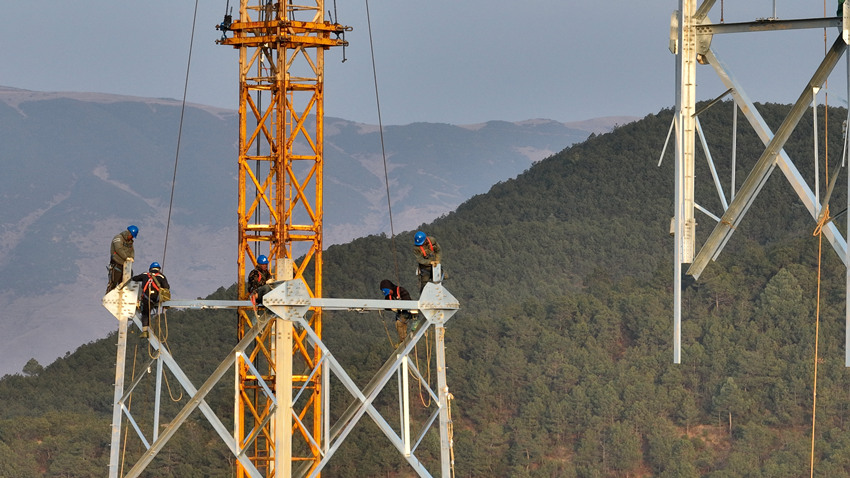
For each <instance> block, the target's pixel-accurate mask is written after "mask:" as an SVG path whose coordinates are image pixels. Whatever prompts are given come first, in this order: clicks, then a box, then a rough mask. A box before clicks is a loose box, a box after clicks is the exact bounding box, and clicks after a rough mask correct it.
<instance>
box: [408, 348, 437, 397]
mask: <svg viewBox="0 0 850 478" xmlns="http://www.w3.org/2000/svg"><path fill="white" fill-rule="evenodd" d="M407 363H408V366H409V367H410V368H411V369H413V373H414V374H416V378H418V379H419V383H420V384H421V383H422V382H425V384H426V385H425V390H427V391H428V395H431V398H433V399H434V400H435V401H439V400H440V399H439V397H437V394H436V393H434V390H432V389H431V384H430V383H428V382H427V381H425V378H423V377H422V374H421V373H419V369H418V368H416V365H414V364H413V361H412V360H410V357H407Z"/></svg>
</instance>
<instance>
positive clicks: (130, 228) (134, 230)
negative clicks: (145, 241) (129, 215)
mask: <svg viewBox="0 0 850 478" xmlns="http://www.w3.org/2000/svg"><path fill="white" fill-rule="evenodd" d="M127 230H128V231H130V235H131V236H133V239H135V238H136V236H138V235H139V228H138V227H136V226H127Z"/></svg>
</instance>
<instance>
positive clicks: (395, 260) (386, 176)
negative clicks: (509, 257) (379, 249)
mask: <svg viewBox="0 0 850 478" xmlns="http://www.w3.org/2000/svg"><path fill="white" fill-rule="evenodd" d="M365 1H366V24H367V25H368V27H369V51H370V52H371V54H372V79H373V80H374V82H375V105H376V107H377V109H378V135H379V136H380V138H381V157H382V158H383V160H384V184H385V185H386V188H387V210H388V211H389V216H390V247H391V248H392V254H393V264H394V265H395V279H396V281H395V282H396V284H401V279H400V272H399V266H398V254H397V253H396V247H395V228H394V226H393V205H392V201H391V200H390V177H389V173H388V171H387V151H386V148H385V147H384V123H383V120H382V119H381V99H380V97H379V95H378V71H377V68H376V67H375V45H374V42H373V41H372V17H371V16H370V15H369V0H365Z"/></svg>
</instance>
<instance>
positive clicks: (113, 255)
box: [106, 226, 139, 293]
mask: <svg viewBox="0 0 850 478" xmlns="http://www.w3.org/2000/svg"><path fill="white" fill-rule="evenodd" d="M138 234H139V228H138V227H136V226H127V229H125V230H123V231H121V232H119V233H118V234H116V235H115V237H113V238H112V244H110V246H109V265H108V266H106V269H107V270H108V271H109V283H108V284H107V285H106V292H107V293H109V291H111V290H112V289H114V288H116V287H118V284H120V283H121V281H122V280H123V279H124V263H126V262H127V261H128V260H129V261H130V262H132V261H133V259H134V257H135V254H136V252H135V249H134V248H133V240H135V239H136V236H137V235H138Z"/></svg>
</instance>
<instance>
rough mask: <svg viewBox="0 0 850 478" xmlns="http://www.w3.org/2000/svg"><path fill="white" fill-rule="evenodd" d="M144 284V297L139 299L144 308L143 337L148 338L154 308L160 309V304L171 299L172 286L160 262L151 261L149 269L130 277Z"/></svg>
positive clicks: (142, 308) (142, 288)
mask: <svg viewBox="0 0 850 478" xmlns="http://www.w3.org/2000/svg"><path fill="white" fill-rule="evenodd" d="M130 280H132V281H134V282H139V283H141V284H142V287H141V290H142V298H141V300H140V301H139V302H140V305H141V310H142V338H147V336H148V328H149V326H150V320H151V319H150V317H151V311H152V310H159V306H160V304H162V302H165V301H167V300H170V299H171V286H169V285H168V279H166V278H165V274H163V273H162V266H160V265H159V262H151V265H150V267H148V271H147V272H144V273H142V274H139V275H135V276H133V278H132V279H130Z"/></svg>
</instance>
